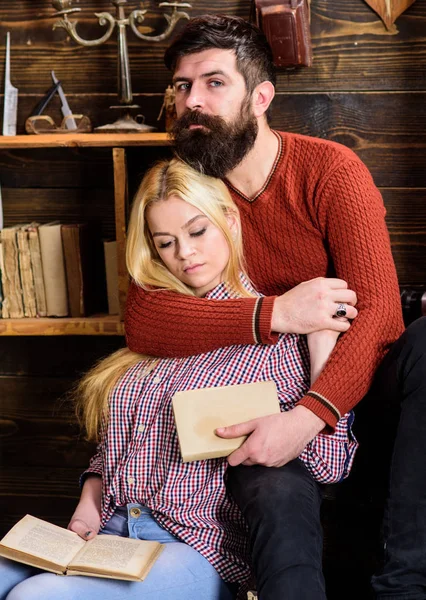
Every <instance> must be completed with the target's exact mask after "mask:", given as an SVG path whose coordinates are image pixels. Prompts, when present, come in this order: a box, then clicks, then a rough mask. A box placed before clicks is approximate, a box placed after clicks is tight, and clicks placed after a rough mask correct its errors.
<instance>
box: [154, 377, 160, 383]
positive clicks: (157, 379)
mask: <svg viewBox="0 0 426 600" xmlns="http://www.w3.org/2000/svg"><path fill="white" fill-rule="evenodd" d="M153 382H154V383H160V382H161V379H160V378H159V377H158V375H156V376H155V377H154V379H153Z"/></svg>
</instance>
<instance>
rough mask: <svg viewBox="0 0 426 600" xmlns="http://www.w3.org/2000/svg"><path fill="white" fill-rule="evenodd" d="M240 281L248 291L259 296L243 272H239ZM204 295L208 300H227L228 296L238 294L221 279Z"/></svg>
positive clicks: (231, 296) (232, 296)
mask: <svg viewBox="0 0 426 600" xmlns="http://www.w3.org/2000/svg"><path fill="white" fill-rule="evenodd" d="M240 281H241V283H242V284H243V286H244V288H245V289H246V290H247V291H248V292H250V293H252V294H253V295H254V296H260V294H259V293H258V292H257V291H256V290H255V289H254V287H253V285H252V284H251V282H250V281H249V279H248V278H247V277H246V275H244V273H240ZM204 297H205V298H208V299H210V300H228V299H230V298H238V297H239V294H238V293H237V292H235V291H234V290H232V289H230V288H229V286H228V285H227V283H226V282H225V281H222V283H219V285H217V286H216V287H215V288H213V289H212V290H210V291H209V292H207V294H206V295H205V296H204Z"/></svg>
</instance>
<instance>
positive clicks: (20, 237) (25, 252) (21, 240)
mask: <svg viewBox="0 0 426 600" xmlns="http://www.w3.org/2000/svg"><path fill="white" fill-rule="evenodd" d="M16 240H17V244H18V261H19V274H20V276H21V285H22V298H23V303H24V316H25V317H36V316H37V310H36V296H35V286H34V278H33V270H32V267H31V257H30V243H29V238H28V231H27V229H26V228H25V227H21V228H20V229H18V230H17V232H16Z"/></svg>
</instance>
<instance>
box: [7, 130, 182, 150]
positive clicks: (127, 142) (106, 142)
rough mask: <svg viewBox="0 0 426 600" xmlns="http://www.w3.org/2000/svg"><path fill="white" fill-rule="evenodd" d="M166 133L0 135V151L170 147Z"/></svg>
mask: <svg viewBox="0 0 426 600" xmlns="http://www.w3.org/2000/svg"><path fill="white" fill-rule="evenodd" d="M170 145H171V140H170V138H169V135H168V134H167V133H50V134H46V135H14V136H4V135H0V149H12V148H17V149H25V148H73V147H75V148H84V147H89V148H96V147H97V148H102V147H104V148H114V147H119V148H124V147H128V146H170Z"/></svg>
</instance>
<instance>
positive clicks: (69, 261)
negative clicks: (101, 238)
mask: <svg viewBox="0 0 426 600" xmlns="http://www.w3.org/2000/svg"><path fill="white" fill-rule="evenodd" d="M61 234H62V244H63V248H64V259H65V273H66V279H67V289H68V305H69V310H70V316H71V317H86V316H88V315H89V314H91V313H93V312H94V305H95V298H96V290H95V289H94V286H95V285H96V283H95V270H94V249H93V247H92V246H93V245H94V240H93V239H92V238H91V233H90V230H89V227H88V225H87V223H73V224H70V225H62V229H61Z"/></svg>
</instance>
